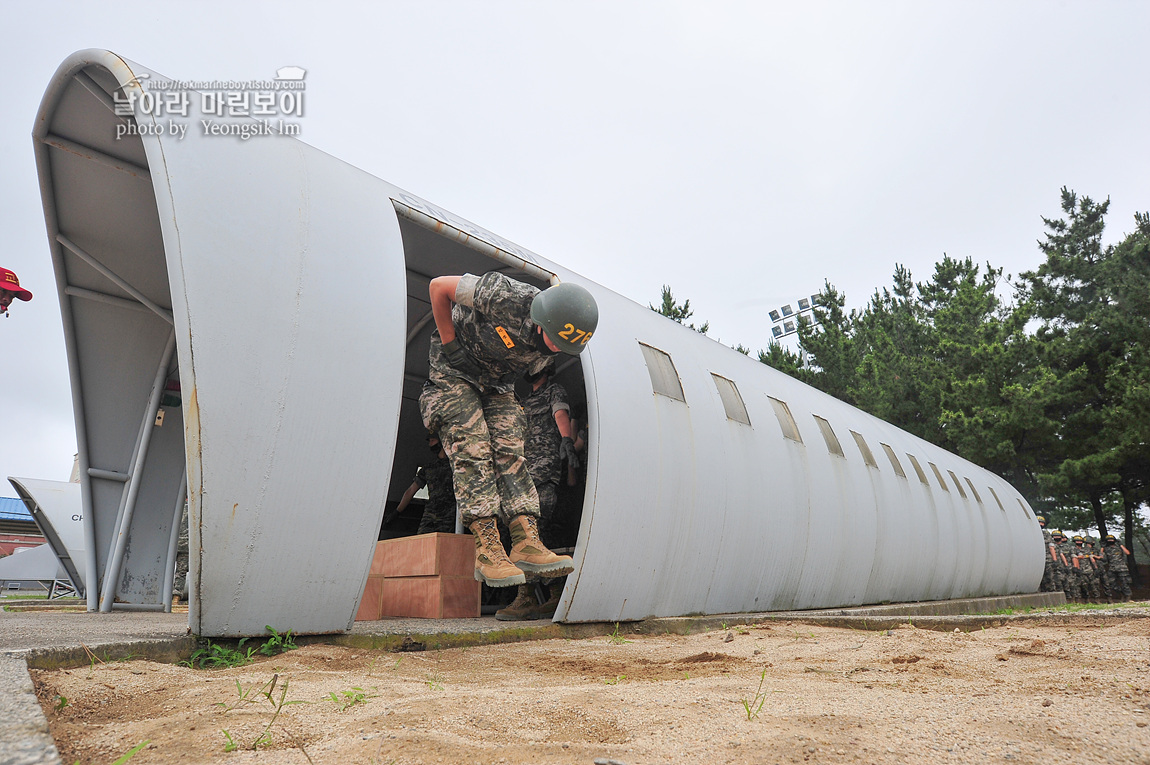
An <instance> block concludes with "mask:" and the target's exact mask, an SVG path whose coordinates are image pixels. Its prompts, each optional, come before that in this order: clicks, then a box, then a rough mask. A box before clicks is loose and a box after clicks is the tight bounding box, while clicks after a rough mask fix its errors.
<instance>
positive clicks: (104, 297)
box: [64, 287, 148, 313]
mask: <svg viewBox="0 0 1150 765" xmlns="http://www.w3.org/2000/svg"><path fill="white" fill-rule="evenodd" d="M64 294H65V295H70V296H72V297H74V298H80V299H81V300H94V301H95V302H97V303H107V304H108V305H114V306H116V307H118V308H128V309H130V310H133V311H144V312H145V313H147V312H148V307H147V306H146V305H142V304H141V303H137V302H136V301H135V300H128V299H127V298H122V297H116V296H115V295H109V294H108V293H106V292H96V291H95V290H86V289H84V288H83V287H65V288H64Z"/></svg>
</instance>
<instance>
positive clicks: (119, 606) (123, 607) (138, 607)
mask: <svg viewBox="0 0 1150 765" xmlns="http://www.w3.org/2000/svg"><path fill="white" fill-rule="evenodd" d="M112 608H114V609H116V610H117V611H163V610H164V607H163V606H161V605H160V604H159V603H113V604H112ZM169 608H171V606H170V605H169Z"/></svg>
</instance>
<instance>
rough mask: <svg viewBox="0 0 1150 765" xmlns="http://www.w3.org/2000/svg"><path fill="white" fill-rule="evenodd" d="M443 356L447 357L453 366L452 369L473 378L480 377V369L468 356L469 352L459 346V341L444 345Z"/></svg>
mask: <svg viewBox="0 0 1150 765" xmlns="http://www.w3.org/2000/svg"><path fill="white" fill-rule="evenodd" d="M443 355H444V356H446V357H447V363H448V364H450V365H451V368H452V369H456V370H458V371H460V372H463V373H464V374H466V375H471V376H472V377H479V368H478V367H476V366H475V362H474V361H472V360H471V357H470V356H468V355H467V351H465V350H463V346H462V345H460V344H459V341H458V340H452V341H451V342H450V343H444V344H443Z"/></svg>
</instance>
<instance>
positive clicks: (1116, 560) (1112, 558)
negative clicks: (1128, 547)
mask: <svg viewBox="0 0 1150 765" xmlns="http://www.w3.org/2000/svg"><path fill="white" fill-rule="evenodd" d="M1102 554H1103V555H1105V556H1106V568H1107V569H1108V570H1110V571H1124V572H1127V573H1129V571H1130V567H1129V566H1127V565H1126V553H1124V552H1122V547H1121V546H1120V545H1118V544H1112V545H1103V546H1102Z"/></svg>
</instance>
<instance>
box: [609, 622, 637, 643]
mask: <svg viewBox="0 0 1150 765" xmlns="http://www.w3.org/2000/svg"><path fill="white" fill-rule="evenodd" d="M607 642H608V643H610V644H611V645H623V644H624V643H630V642H631V641H630V640H628V639H627V638H625V637H623V636H622V635H621V634H619V622H615V631H614V632H612V633H611V634H610V635H608V636H607Z"/></svg>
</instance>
